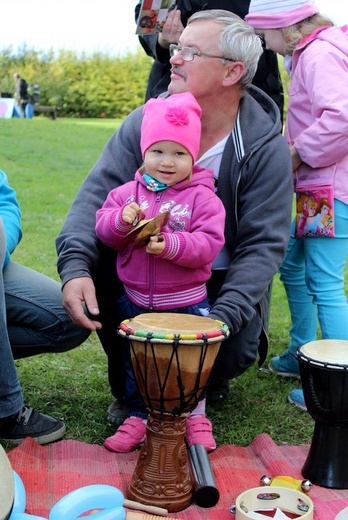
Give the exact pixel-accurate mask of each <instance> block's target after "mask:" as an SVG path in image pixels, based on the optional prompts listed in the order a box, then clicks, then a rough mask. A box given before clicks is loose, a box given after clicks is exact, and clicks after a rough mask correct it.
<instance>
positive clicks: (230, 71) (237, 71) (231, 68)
mask: <svg viewBox="0 0 348 520" xmlns="http://www.w3.org/2000/svg"><path fill="white" fill-rule="evenodd" d="M244 72H245V66H244V63H242V62H241V61H236V62H233V63H231V64H229V65H228V66H227V67H226V69H225V76H224V78H223V81H222V85H223V86H224V87H229V86H231V85H236V84H237V83H239V81H240V79H241V78H242V76H243V74H244Z"/></svg>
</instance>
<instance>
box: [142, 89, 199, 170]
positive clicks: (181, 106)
mask: <svg viewBox="0 0 348 520" xmlns="http://www.w3.org/2000/svg"><path fill="white" fill-rule="evenodd" d="M201 114H202V109H201V107H200V106H199V104H198V103H197V101H196V99H195V98H194V97H193V95H192V94H191V93H190V92H184V93H182V94H173V95H171V96H169V97H167V98H156V99H150V100H149V101H148V102H147V103H146V104H145V106H144V108H143V122H142V125H141V138H140V147H141V153H142V155H143V157H144V154H145V152H146V150H147V149H148V148H149V147H150V146H151V145H153V144H154V143H157V142H158V141H174V142H175V143H179V144H181V145H182V146H184V147H185V148H186V149H187V150H188V151H189V152H190V154H191V155H192V158H193V162H195V161H196V159H197V156H198V151H199V145H200V140H201V120H200V119H201Z"/></svg>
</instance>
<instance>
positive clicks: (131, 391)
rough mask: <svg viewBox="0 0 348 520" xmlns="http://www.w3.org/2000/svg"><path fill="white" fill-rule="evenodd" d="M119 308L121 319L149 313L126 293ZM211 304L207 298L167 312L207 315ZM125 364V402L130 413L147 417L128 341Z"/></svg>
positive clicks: (125, 349) (125, 347)
mask: <svg viewBox="0 0 348 520" xmlns="http://www.w3.org/2000/svg"><path fill="white" fill-rule="evenodd" d="M117 306H118V308H119V314H120V316H121V321H123V320H125V319H127V318H130V317H132V318H133V317H134V316H138V315H139V314H147V313H148V312H149V311H148V310H147V309H144V308H142V307H138V306H137V305H135V304H134V303H133V302H131V301H130V300H129V299H128V298H127V296H126V295H123V296H121V298H120V299H119V300H118V302H117ZM209 310H210V305H209V302H208V300H207V299H205V300H203V301H202V302H200V303H197V304H195V305H190V306H188V307H181V308H179V309H170V310H166V311H165V312H173V313H181V314H195V315H197V316H202V315H204V316H206V315H207V314H208V313H209ZM124 343H125V345H124V365H125V389H126V393H125V403H126V405H127V407H128V410H129V413H130V415H132V416H135V417H142V418H144V419H145V418H146V417H147V415H148V413H147V411H146V407H145V405H144V402H143V400H142V399H141V396H140V394H139V391H138V387H137V384H136V381H135V377H134V373H133V370H132V362H131V359H130V349H129V345H128V342H127V341H125V342H124Z"/></svg>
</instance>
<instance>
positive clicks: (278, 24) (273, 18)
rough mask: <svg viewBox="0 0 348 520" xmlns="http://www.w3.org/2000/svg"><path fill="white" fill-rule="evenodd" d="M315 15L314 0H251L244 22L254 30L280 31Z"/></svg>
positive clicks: (317, 11)
mask: <svg viewBox="0 0 348 520" xmlns="http://www.w3.org/2000/svg"><path fill="white" fill-rule="evenodd" d="M317 13H319V9H318V7H317V6H316V5H315V2H314V0H251V2H250V6H249V14H247V15H246V17H245V21H246V22H247V23H248V24H249V25H251V26H252V27H254V28H255V29H282V28H283V27H289V26H290V25H293V24H295V23H297V22H300V21H301V20H304V19H305V18H308V17H309V16H312V15H313V14H317Z"/></svg>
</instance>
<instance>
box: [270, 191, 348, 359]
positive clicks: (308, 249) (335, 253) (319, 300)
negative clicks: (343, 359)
mask: <svg viewBox="0 0 348 520" xmlns="http://www.w3.org/2000/svg"><path fill="white" fill-rule="evenodd" d="M334 212H335V237H334V238H321V237H316V238H300V239H295V238H294V229H295V223H294V222H293V225H292V230H291V238H290V242H289V245H288V250H287V253H286V256H285V259H284V262H283V264H282V266H281V268H280V279H281V281H282V282H283V284H284V287H285V291H286V294H287V298H288V303H289V308H290V314H291V322H292V326H291V329H290V347H289V351H290V352H291V353H292V354H296V352H297V349H298V348H299V347H300V346H301V345H304V344H305V343H307V342H309V341H315V340H316V339H317V328H318V323H319V325H320V329H321V335H322V338H323V339H344V340H348V304H347V298H346V294H345V290H344V271H345V265H346V261H347V255H348V205H347V204H344V203H343V202H340V201H338V200H335V205H334Z"/></svg>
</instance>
